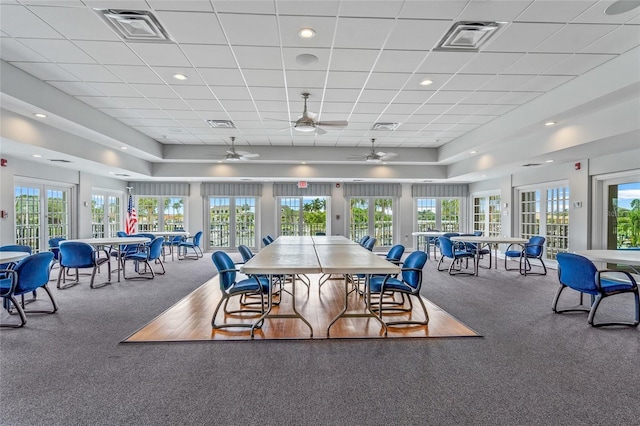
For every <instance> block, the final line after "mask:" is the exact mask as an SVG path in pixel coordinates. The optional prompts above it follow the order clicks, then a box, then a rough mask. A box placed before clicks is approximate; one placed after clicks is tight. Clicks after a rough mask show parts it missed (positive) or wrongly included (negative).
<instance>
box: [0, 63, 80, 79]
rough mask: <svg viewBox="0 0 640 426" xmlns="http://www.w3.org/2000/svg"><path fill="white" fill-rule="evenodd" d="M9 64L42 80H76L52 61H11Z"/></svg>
mask: <svg viewBox="0 0 640 426" xmlns="http://www.w3.org/2000/svg"><path fill="white" fill-rule="evenodd" d="M11 65H13V66H16V67H18V68H20V69H21V70H23V71H25V72H27V73H29V74H31V75H33V76H34V77H36V78H39V79H40V80H43V81H50V80H53V81H78V77H76V76H75V75H73V74H71V73H69V72H68V71H66V70H64V69H63V68H62V67H60V66H59V65H56V64H52V63H41V62H12V63H11Z"/></svg>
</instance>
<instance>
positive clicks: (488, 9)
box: [458, 0, 531, 22]
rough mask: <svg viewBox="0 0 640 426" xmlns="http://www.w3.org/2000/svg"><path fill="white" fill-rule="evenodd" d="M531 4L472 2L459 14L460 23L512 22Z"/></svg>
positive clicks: (528, 0) (512, 0)
mask: <svg viewBox="0 0 640 426" xmlns="http://www.w3.org/2000/svg"><path fill="white" fill-rule="evenodd" d="M530 3H531V1H530V0H526V1H521V0H518V1H514V0H511V1H472V2H469V4H467V7H465V8H464V10H463V11H462V12H461V13H460V15H459V16H458V20H460V21H509V22H510V21H513V20H514V19H515V18H516V17H517V16H518V15H520V14H521V13H522V12H523V11H524V10H525V9H526V8H527V6H529V4H530Z"/></svg>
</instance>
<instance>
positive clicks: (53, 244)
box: [49, 237, 66, 262]
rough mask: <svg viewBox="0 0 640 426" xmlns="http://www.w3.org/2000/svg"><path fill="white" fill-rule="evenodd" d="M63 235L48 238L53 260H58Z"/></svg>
mask: <svg viewBox="0 0 640 426" xmlns="http://www.w3.org/2000/svg"><path fill="white" fill-rule="evenodd" d="M64 240H66V238H64V237H55V238H49V251H50V252H51V253H53V261H54V262H59V261H60V241H64Z"/></svg>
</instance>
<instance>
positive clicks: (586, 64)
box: [545, 53, 615, 76]
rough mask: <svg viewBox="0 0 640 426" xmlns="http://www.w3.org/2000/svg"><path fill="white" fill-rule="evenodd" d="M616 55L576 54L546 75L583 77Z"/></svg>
mask: <svg viewBox="0 0 640 426" xmlns="http://www.w3.org/2000/svg"><path fill="white" fill-rule="evenodd" d="M614 57H615V56H614V55H595V54H581V53H579V54H576V55H572V56H571V57H569V58H567V59H566V60H564V61H562V62H560V63H559V64H558V65H556V66H555V67H553V68H551V69H549V70H548V71H547V72H546V73H545V74H554V75H574V76H576V75H581V74H583V73H585V72H587V71H589V70H590V69H593V68H595V67H597V66H598V65H601V64H603V63H605V62H607V61H608V60H610V59H613V58H614Z"/></svg>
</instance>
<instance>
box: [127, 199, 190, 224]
mask: <svg viewBox="0 0 640 426" xmlns="http://www.w3.org/2000/svg"><path fill="white" fill-rule="evenodd" d="M136 213H137V214H138V232H159V231H175V230H176V229H186V228H185V220H184V218H185V208H184V198H182V197H138V199H137V205H136Z"/></svg>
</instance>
